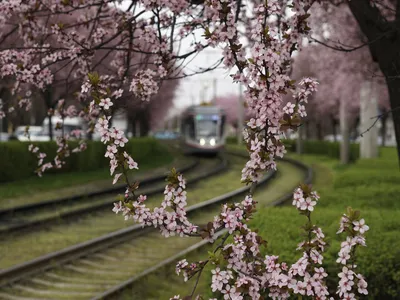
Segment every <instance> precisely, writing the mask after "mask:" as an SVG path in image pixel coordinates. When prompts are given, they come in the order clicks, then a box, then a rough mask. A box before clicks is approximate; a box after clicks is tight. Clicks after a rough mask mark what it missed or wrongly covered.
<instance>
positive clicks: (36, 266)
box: [0, 157, 228, 287]
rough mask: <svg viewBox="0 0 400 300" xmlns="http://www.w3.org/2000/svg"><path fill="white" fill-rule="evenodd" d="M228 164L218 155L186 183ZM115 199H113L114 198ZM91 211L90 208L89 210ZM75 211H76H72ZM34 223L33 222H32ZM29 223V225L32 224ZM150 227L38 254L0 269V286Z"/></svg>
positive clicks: (218, 171)
mask: <svg viewBox="0 0 400 300" xmlns="http://www.w3.org/2000/svg"><path fill="white" fill-rule="evenodd" d="M227 166H228V162H227V160H226V159H225V158H223V157H220V163H219V164H218V165H217V166H216V167H215V168H213V169H211V170H208V171H207V172H205V173H203V174H200V175H198V176H196V177H195V178H193V179H192V180H190V181H188V183H195V182H198V181H200V180H201V179H204V178H206V177H210V176H213V175H216V174H218V173H220V172H222V171H224V170H225V169H226V168H227ZM162 191H164V188H157V189H154V190H153V191H152V193H153V194H154V193H159V192H162ZM114 201H115V200H114ZM114 201H111V202H110V203H112V202H114ZM110 203H106V204H105V205H104V204H102V207H104V206H106V207H110ZM91 211H92V210H91ZM74 213H76V212H74ZM33 225H35V224H33ZM33 225H30V226H33ZM149 229H152V228H149V227H148V228H142V226H141V225H133V226H130V227H127V228H124V229H121V230H118V231H115V232H112V233H109V234H106V235H103V236H101V237H98V238H95V239H92V240H89V241H86V242H83V243H80V244H77V245H74V246H71V247H67V248H64V249H62V250H59V251H55V252H52V253H49V254H46V255H43V256H40V257H38V258H36V259H33V260H30V261H28V262H25V263H21V264H18V265H15V266H13V267H10V268H7V269H4V270H0V287H3V286H4V285H6V284H9V283H12V282H14V281H17V280H19V279H21V278H23V277H27V276H29V275H32V274H34V273H37V272H39V271H44V270H47V269H50V268H53V267H54V266H57V265H60V264H62V263H65V262H68V261H71V260H74V259H76V258H78V257H81V256H84V255H87V254H90V253H93V252H96V251H99V250H101V249H104V248H107V247H109V246H111V245H114V244H117V243H121V242H123V241H125V240H127V239H131V238H132V237H134V236H136V235H138V234H143V233H145V232H146V231H148V230H149Z"/></svg>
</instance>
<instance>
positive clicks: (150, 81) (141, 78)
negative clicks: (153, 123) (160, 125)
mask: <svg viewBox="0 0 400 300" xmlns="http://www.w3.org/2000/svg"><path fill="white" fill-rule="evenodd" d="M162 74H164V72H163V73H162ZM155 75H156V73H155V72H154V71H152V70H150V69H148V70H146V71H139V72H137V73H136V76H135V78H134V79H133V80H132V82H131V86H130V88H129V91H131V92H133V93H134V95H135V96H136V97H138V98H139V99H142V100H143V101H150V98H151V96H152V95H154V94H156V93H157V92H158V84H157V82H156V81H155V80H154V76H155Z"/></svg>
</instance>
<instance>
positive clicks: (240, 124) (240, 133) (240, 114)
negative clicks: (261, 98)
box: [237, 84, 244, 145]
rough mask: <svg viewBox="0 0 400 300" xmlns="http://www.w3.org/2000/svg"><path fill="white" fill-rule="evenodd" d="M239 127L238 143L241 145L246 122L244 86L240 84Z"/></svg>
mask: <svg viewBox="0 0 400 300" xmlns="http://www.w3.org/2000/svg"><path fill="white" fill-rule="evenodd" d="M238 105H239V107H238V126H237V143H238V145H241V144H242V142H243V122H244V105H243V86H242V84H239V103H238Z"/></svg>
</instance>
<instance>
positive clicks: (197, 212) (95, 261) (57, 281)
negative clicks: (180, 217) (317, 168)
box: [0, 161, 312, 300]
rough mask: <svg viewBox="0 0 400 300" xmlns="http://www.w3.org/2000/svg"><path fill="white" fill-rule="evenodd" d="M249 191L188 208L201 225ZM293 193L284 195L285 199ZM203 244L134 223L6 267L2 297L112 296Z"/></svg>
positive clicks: (0, 286) (0, 277) (24, 299)
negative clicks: (167, 235)
mask: <svg viewBox="0 0 400 300" xmlns="http://www.w3.org/2000/svg"><path fill="white" fill-rule="evenodd" d="M288 163H291V164H297V166H298V167H301V168H302V169H304V170H305V171H306V172H305V174H306V177H307V178H306V181H310V180H311V175H312V173H310V170H309V169H307V168H306V167H305V166H304V165H301V164H298V163H297V162H293V161H289V162H288ZM275 174H276V173H270V174H268V175H267V176H265V177H264V178H263V180H262V182H260V184H265V183H267V182H268V181H269V180H270V179H272V178H273V177H274V176H275ZM247 191H248V188H247V187H243V188H240V189H237V190H235V191H232V192H230V193H227V194H224V195H221V196H219V197H216V198H213V199H210V200H208V201H205V202H201V203H199V204H196V205H193V206H191V207H190V208H189V209H188V211H189V213H190V214H191V217H192V219H193V220H194V222H195V223H198V224H201V223H203V222H205V221H206V220H209V219H210V218H211V217H212V216H213V215H214V214H215V212H216V211H217V210H218V207H219V205H220V204H221V203H224V202H226V201H229V200H231V201H232V200H233V199H235V197H238V196H241V195H243V194H244V193H246V192H247ZM290 197H291V194H288V195H284V196H283V197H282V198H280V199H279V203H282V202H284V201H286V200H287V199H289V198H290ZM277 204H278V203H274V205H277ZM203 245H204V243H203V242H200V243H196V240H195V239H191V238H174V237H172V238H168V239H165V238H163V237H161V236H160V235H159V233H158V232H156V231H155V230H153V229H151V228H146V229H141V227H140V226H136V225H134V226H130V227H128V228H125V229H122V230H119V231H117V232H113V233H111V234H108V235H105V236H102V237H99V238H96V239H94V240H91V241H88V242H85V243H81V244H78V245H76V246H73V247H69V248H67V249H64V250H61V251H57V252H54V253H52V254H49V255H45V256H42V257H39V258H38V259H35V260H32V261H29V262H27V263H24V264H21V265H18V266H15V267H12V268H9V269H6V270H3V271H0V299H10V300H33V299H103V298H107V297H109V296H114V295H116V294H118V292H119V291H121V290H123V289H124V288H126V287H127V286H129V285H130V284H132V283H133V282H135V281H136V280H138V279H140V278H141V277H143V276H145V275H146V274H148V273H150V272H151V271H153V270H155V269H156V268H158V267H160V266H163V265H166V264H169V263H171V262H173V261H175V260H176V259H177V258H178V257H179V256H181V255H184V254H185V253H187V252H189V251H192V250H194V249H197V248H199V247H202V246H203ZM149 249H153V250H150V251H149ZM176 253H178V254H176ZM127 266H129V267H128V268H127Z"/></svg>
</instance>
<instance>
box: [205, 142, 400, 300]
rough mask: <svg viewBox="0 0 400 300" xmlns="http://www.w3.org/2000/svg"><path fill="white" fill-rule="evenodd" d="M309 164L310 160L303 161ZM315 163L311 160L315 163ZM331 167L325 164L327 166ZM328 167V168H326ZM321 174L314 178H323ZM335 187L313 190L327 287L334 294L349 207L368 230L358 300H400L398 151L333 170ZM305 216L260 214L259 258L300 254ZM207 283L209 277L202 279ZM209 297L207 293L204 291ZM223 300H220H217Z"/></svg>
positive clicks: (289, 210)
mask: <svg viewBox="0 0 400 300" xmlns="http://www.w3.org/2000/svg"><path fill="white" fill-rule="evenodd" d="M307 159H308V160H311V159H312V158H311V157H307ZM318 159H319V158H318V157H315V158H313V159H312V160H313V161H314V162H318V163H319V164H321V165H323V164H325V160H323V162H321V161H322V160H321V161H318ZM328 164H329V163H328ZM328 164H327V165H328ZM324 175H325V174H323V173H320V174H319V175H318V176H324ZM333 175H334V176H333V182H331V183H328V184H326V185H324V186H322V187H317V191H318V193H319V194H320V196H321V199H320V201H319V204H318V206H317V207H316V209H315V212H314V213H313V215H312V220H313V222H315V223H316V224H317V225H318V226H320V227H321V228H322V230H323V231H324V233H325V235H326V236H327V242H328V248H327V252H326V253H325V255H324V258H325V259H324V261H323V266H324V268H325V269H326V270H327V271H328V273H329V274H330V277H329V281H328V282H327V283H328V287H329V289H330V291H331V294H335V291H336V285H337V283H338V278H337V277H335V275H336V274H338V272H339V271H340V268H339V265H338V264H337V263H336V258H337V255H338V251H339V249H340V243H341V241H343V239H344V236H339V235H337V234H336V231H337V230H338V228H339V220H340V216H341V215H342V214H343V213H345V211H346V208H347V207H348V206H351V207H353V208H354V209H359V210H360V211H361V216H362V217H363V218H364V219H365V220H366V223H367V224H368V225H369V226H370V230H369V231H368V232H367V233H366V243H367V247H361V248H360V249H359V250H360V251H359V252H358V254H357V271H358V272H360V273H361V274H363V275H364V276H366V279H367V282H368V291H369V294H368V296H366V297H363V298H362V299H399V295H400V239H399V228H400V201H399V200H400V197H399V195H400V184H399V183H400V172H399V170H398V164H397V157H396V149H395V148H392V149H388V148H386V149H385V148H384V149H381V156H380V157H379V158H376V159H367V160H364V159H360V160H358V161H357V162H356V163H354V164H352V165H350V166H349V167H348V168H345V169H336V170H335V172H334V173H333ZM305 223H306V219H305V217H304V216H300V215H299V213H298V211H296V209H295V208H293V207H292V206H290V207H288V206H284V207H267V208H260V209H259V211H258V212H257V213H256V214H255V216H254V218H253V220H252V221H251V222H250V227H252V228H253V229H257V230H258V233H259V234H260V235H261V236H262V237H263V238H265V239H266V240H267V242H268V246H267V249H266V251H263V254H268V255H279V256H280V259H282V260H283V261H286V262H288V263H294V262H295V261H296V260H297V259H298V258H299V257H300V256H301V252H300V251H296V250H295V249H296V248H297V244H298V243H299V242H300V241H301V240H302V237H301V236H300V234H301V233H302V232H303V231H302V230H301V228H300V227H301V226H302V225H304V224H305ZM205 276H206V280H207V281H208V283H210V282H211V275H210V274H206V275H205ZM207 293H208V294H207V296H210V297H211V293H210V291H209V290H207ZM217 299H222V298H217Z"/></svg>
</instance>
